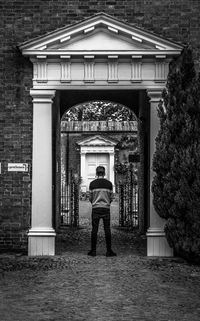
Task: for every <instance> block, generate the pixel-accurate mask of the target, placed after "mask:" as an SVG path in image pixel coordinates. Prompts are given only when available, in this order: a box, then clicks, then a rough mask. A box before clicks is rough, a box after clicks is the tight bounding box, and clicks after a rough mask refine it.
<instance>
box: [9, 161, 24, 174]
mask: <svg viewBox="0 0 200 321" xmlns="http://www.w3.org/2000/svg"><path fill="white" fill-rule="evenodd" d="M8 172H28V164H27V163H8Z"/></svg>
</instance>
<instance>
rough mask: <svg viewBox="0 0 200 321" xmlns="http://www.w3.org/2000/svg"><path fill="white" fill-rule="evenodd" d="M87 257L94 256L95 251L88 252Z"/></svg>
mask: <svg viewBox="0 0 200 321" xmlns="http://www.w3.org/2000/svg"><path fill="white" fill-rule="evenodd" d="M88 255H89V256H96V251H95V250H91V251H89V252H88Z"/></svg>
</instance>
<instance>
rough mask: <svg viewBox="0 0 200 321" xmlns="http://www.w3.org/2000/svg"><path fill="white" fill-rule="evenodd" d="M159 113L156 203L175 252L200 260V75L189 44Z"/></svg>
mask: <svg viewBox="0 0 200 321" xmlns="http://www.w3.org/2000/svg"><path fill="white" fill-rule="evenodd" d="M158 115H159V118H160V130H159V133H158V136H157V138H156V151H155V154H154V159H153V170H154V171H155V173H156V174H155V177H154V180H153V184H152V192H153V197H154V200H153V202H154V207H155V209H156V211H157V213H158V214H159V215H160V216H161V217H163V218H165V219H166V220H167V221H166V226H165V232H166V236H167V239H168V242H169V244H170V245H171V247H173V248H174V249H175V252H176V253H177V254H178V255H181V256H183V257H185V258H187V259H189V260H192V261H196V262H200V78H199V76H197V74H196V72H195V68H194V62H193V57H192V50H191V48H189V47H186V48H184V49H183V51H182V53H181V55H180V56H179V57H178V58H177V59H176V60H174V61H172V63H171V64H170V68H169V75H168V80H167V85H166V88H165V89H164V91H163V102H160V104H159V106H158Z"/></svg>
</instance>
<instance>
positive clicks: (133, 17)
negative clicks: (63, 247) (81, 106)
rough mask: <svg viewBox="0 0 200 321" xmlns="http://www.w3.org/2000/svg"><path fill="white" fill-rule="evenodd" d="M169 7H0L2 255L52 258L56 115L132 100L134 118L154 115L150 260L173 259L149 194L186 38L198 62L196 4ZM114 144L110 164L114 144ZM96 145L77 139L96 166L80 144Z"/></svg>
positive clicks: (149, 4) (102, 4)
mask: <svg viewBox="0 0 200 321" xmlns="http://www.w3.org/2000/svg"><path fill="white" fill-rule="evenodd" d="M167 3H168V2H165V3H164V2H163V1H156V2H155V4H154V2H153V3H152V2H151V1H145V5H144V1H137V2H133V1H126V2H121V1H108V2H106V1H98V3H97V1H91V4H90V1H89V2H88V4H85V3H83V1H79V2H78V1H73V2H72V1H61V0H59V1H56V2H52V1H45V3H44V2H43V1H42V0H37V1H34V3H29V2H24V4H23V1H21V2H15V3H13V2H12V3H10V1H8V2H6V3H4V4H1V5H0V7H1V12H3V13H4V17H3V18H2V19H3V20H2V21H3V22H4V30H3V33H4V37H3V40H2V41H4V44H3V51H2V54H1V61H0V64H1V66H2V67H1V69H0V72H1V74H2V78H1V79H2V82H1V93H2V95H1V96H2V99H1V108H0V120H1V130H0V150H1V154H0V157H1V158H0V163H1V174H0V209H1V210H0V223H1V225H0V249H1V250H7V249H14V250H24V251H25V252H26V251H27V249H28V254H29V255H31V256H32V255H54V254H55V236H56V226H55V213H56V206H55V203H56V201H55V200H56V197H57V195H58V193H59V191H58V189H59V186H58V183H57V178H56V177H57V176H58V174H59V173H58V170H57V155H58V145H59V144H58V140H59V138H58V137H59V134H60V119H61V117H62V115H63V113H64V112H65V110H66V108H68V109H69V108H70V107H72V106H74V105H75V104H78V103H83V102H84V101H87V100H88V99H96V98H97V97H98V98H99V99H104V98H105V96H106V98H107V99H110V100H112V99H113V97H115V99H116V101H117V102H119V103H122V104H124V105H126V106H128V107H130V108H132V105H133V99H134V101H135V102H136V106H137V114H138V116H139V115H141V114H142V113H144V112H145V113H146V114H148V122H147V124H146V126H147V127H146V130H147V132H148V137H149V144H148V160H147V161H146V166H147V167H148V171H147V172H148V173H147V174H146V176H147V177H148V179H149V182H148V193H147V194H148V200H146V201H147V202H148V209H147V211H146V214H145V215H146V216H147V217H148V229H147V255H148V256H171V255H173V252H172V249H171V248H170V247H169V245H168V243H167V241H166V238H165V233H164V223H165V222H164V221H163V220H162V219H161V218H160V217H159V216H158V215H157V213H156V212H155V209H154V207H153V204H152V195H151V182H152V178H153V175H154V173H153V171H152V170H151V168H152V166H151V165H152V156H153V153H154V150H155V137H156V135H157V132H158V129H159V121H158V116H157V105H158V102H159V100H160V99H161V92H162V90H163V88H164V86H165V83H166V79H167V74H168V66H169V62H170V61H171V59H173V57H176V56H177V55H179V54H180V52H181V50H182V48H183V45H184V44H185V41H187V42H190V43H192V44H193V47H194V52H195V57H196V62H197V61H198V59H199V48H198V47H197V46H198V44H197V36H198V34H197V30H198V29H199V27H200V26H199V24H200V22H199V20H197V19H196V18H195V15H196V12H198V10H199V9H200V8H196V9H195V5H196V6H199V3H197V2H194V3H195V5H193V2H188V1H178V2H177V4H176V6H174V7H173V6H170V5H168V4H167ZM196 3H197V4H196ZM177 10H178V11H177ZM11 11H12V15H10V12H11ZM105 12H108V13H109V14H107V13H105ZM180 12H181V15H180V14H179V13H180ZM172 17H176V23H175V22H174V20H173V21H172ZM189 21H190V23H189ZM187 22H188V23H187ZM189 37H190V38H189ZM197 67H198V66H197ZM96 139H98V136H97V137H96ZM109 143H110V146H109V148H110V149H109V151H108V153H109V159H108V160H107V159H106V160H104V162H105V163H106V162H107V163H108V164H107V163H106V164H107V166H110V165H109V164H110V163H109V162H111V161H112V157H111V156H112V151H111V150H112V146H113V144H114V143H113V142H109ZM90 145H91V142H89V143H88V142H86V141H82V142H80V147H81V148H82V154H81V157H82V158H83V160H82V161H83V162H88V163H89V162H92V160H91V159H90V158H84V148H87V149H90ZM101 148H102V147H101ZM96 154H97V156H96V159H95V162H96V163H98V161H99V160H98V151H97V152H96ZM96 163H95V164H96ZM8 164H22V165H26V169H27V168H28V170H18V171H17V170H16V171H14V170H10V171H9V170H8V168H9V167H8ZM88 175H89V174H88ZM112 175H113V173H112ZM85 179H86V180H89V176H88V177H85ZM111 179H112V178H111Z"/></svg>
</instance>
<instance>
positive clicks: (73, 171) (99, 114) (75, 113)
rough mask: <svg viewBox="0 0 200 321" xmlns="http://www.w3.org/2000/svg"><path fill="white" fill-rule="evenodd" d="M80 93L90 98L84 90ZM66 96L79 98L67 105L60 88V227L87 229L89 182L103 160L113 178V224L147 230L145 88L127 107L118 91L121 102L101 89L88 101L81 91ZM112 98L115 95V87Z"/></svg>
mask: <svg viewBox="0 0 200 321" xmlns="http://www.w3.org/2000/svg"><path fill="white" fill-rule="evenodd" d="M81 95H82V96H83V98H84V97H87V95H86V93H85V91H82V92H81ZM129 95H130V93H128V95H127V96H129ZM66 96H67V97H68V98H69V97H70V100H71V103H73V102H74V101H76V100H78V103H77V104H75V105H74V106H73V105H72V106H71V107H70V108H69V105H71V103H69V99H68V104H66V105H65V103H66V98H63V97H64V93H63V92H61V93H60V102H61V103H60V110H61V115H62V116H61V119H60V124H61V130H60V152H61V154H60V165H59V168H60V180H58V182H59V184H60V194H59V202H60V204H59V211H58V212H57V216H58V217H57V219H56V220H57V222H58V223H57V231H59V233H60V231H61V233H65V235H66V233H68V231H69V229H70V228H71V230H72V229H74V228H84V227H85V226H86V225H88V224H90V221H91V220H90V216H91V205H90V203H89V201H88V190H89V182H90V181H91V180H93V179H94V178H95V169H96V167H97V166H98V165H104V167H105V168H106V177H107V178H108V179H109V180H111V181H112V183H113V187H114V193H115V199H114V202H113V203H112V206H111V214H112V215H111V217H112V226H113V227H117V228H123V229H127V228H128V229H129V230H130V229H139V228H140V231H141V232H143V233H144V232H145V231H146V230H145V228H146V226H144V225H147V211H146V208H145V206H146V204H145V203H144V194H145V192H146V189H145V182H144V159H145V156H144V153H147V152H148V151H147V150H146V151H144V140H145V139H146V138H145V131H144V126H143V125H142V124H143V117H142V114H143V115H144V114H145V113H146V116H145V117H147V114H148V113H147V111H148V108H146V106H145V104H148V100H147V97H146V93H145V92H141V93H140V94H139V93H137V95H136V93H134V96H135V97H137V99H135V101H134V100H133V101H132V99H131V101H132V106H130V104H131V102H130V101H129V100H128V99H126V102H128V106H126V105H125V104H122V103H121V101H123V99H121V98H122V97H120V95H119V93H118V94H117V92H116V98H117V100H118V101H119V100H120V103H119V102H118V101H117V102H116V101H111V100H108V99H106V100H104V99H99V98H100V95H99V93H97V92H95V93H94V92H92V93H91V92H90V94H89V98H90V97H91V98H93V99H91V100H87V101H85V102H84V101H83V102H79V98H80V97H79V93H73V94H72V95H67V94H66ZM127 96H126V98H127ZM75 97H76V98H77V97H78V99H76V98H75ZM105 97H106V98H108V97H109V93H108V92H106V94H105V93H104V95H103V98H105ZM110 97H111V98H112V97H114V96H113V92H111V95H110ZM124 97H125V95H124ZM97 98H98V99H97ZM118 98H120V99H118ZM129 99H130V97H129ZM124 100H125V99H124ZM142 101H143V103H141V102H142ZM144 102H145V103H144ZM63 104H64V105H65V107H64V105H63ZM141 105H142V107H141ZM142 126H143V128H142ZM141 144H142V145H141ZM111 158H112V159H113V160H112V161H111ZM146 158H147V157H146ZM144 189H145V190H144ZM73 194H74V195H73ZM144 208H145V209H144ZM141 224H142V225H141ZM70 233H71V232H70Z"/></svg>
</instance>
